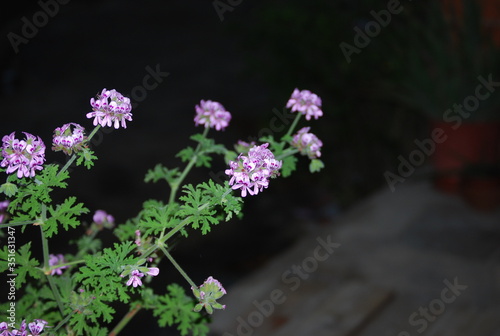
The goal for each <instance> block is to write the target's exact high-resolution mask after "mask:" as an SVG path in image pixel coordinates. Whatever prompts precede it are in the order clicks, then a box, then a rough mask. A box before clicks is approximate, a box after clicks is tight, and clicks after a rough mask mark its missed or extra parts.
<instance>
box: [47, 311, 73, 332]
mask: <svg viewBox="0 0 500 336" xmlns="http://www.w3.org/2000/svg"><path fill="white" fill-rule="evenodd" d="M75 313H76V310H73V311H72V312H71V313H69V314H68V315H67V316H66V317H65V318H64V319H63V320H62V321H61V322H59V323H58V324H57V325H56V326H55V327H54V329H52V330H51V332H52V333H53V332H56V331H57V330H58V329H59V328H61V327H62V326H63V325H65V324H66V322H68V321H69V319H70V318H71V316H73V315H74V314H75Z"/></svg>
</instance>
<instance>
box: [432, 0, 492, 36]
mask: <svg viewBox="0 0 500 336" xmlns="http://www.w3.org/2000/svg"><path fill="white" fill-rule="evenodd" d="M462 1H463V0H441V3H442V6H443V12H444V14H445V15H446V17H448V18H451V17H459V18H460V17H462V15H463V3H462ZM466 1H472V0H466ZM475 1H476V2H477V3H478V4H479V6H480V8H481V16H482V20H481V21H482V26H483V28H484V31H485V32H486V33H487V34H490V36H491V38H492V40H493V42H494V43H495V45H497V46H500V1H498V0H475Z"/></svg>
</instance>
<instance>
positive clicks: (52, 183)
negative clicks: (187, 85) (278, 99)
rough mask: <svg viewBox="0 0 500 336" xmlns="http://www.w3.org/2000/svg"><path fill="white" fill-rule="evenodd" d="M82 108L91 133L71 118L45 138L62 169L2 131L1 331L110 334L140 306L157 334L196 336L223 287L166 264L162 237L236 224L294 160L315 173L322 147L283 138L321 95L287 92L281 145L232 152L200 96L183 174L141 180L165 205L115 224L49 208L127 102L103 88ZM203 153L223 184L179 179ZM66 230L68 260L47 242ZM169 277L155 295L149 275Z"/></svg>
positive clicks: (34, 143)
mask: <svg viewBox="0 0 500 336" xmlns="http://www.w3.org/2000/svg"><path fill="white" fill-rule="evenodd" d="M90 104H91V106H92V112H89V113H87V114H86V116H87V118H93V125H94V126H95V127H94V129H93V130H92V131H91V132H90V133H89V134H88V135H86V131H85V129H84V127H83V126H81V125H79V124H77V123H74V122H71V123H68V124H65V125H63V126H61V127H57V128H56V129H55V130H54V135H53V139H52V146H51V149H52V150H53V151H61V152H62V153H61V155H66V156H67V158H66V160H67V161H66V164H65V165H64V166H61V165H59V164H48V163H47V162H46V160H45V151H46V150H47V147H46V145H45V143H44V141H43V140H42V139H41V138H40V137H38V136H35V135H32V134H29V133H26V132H23V135H22V136H21V137H20V138H18V135H19V134H16V132H12V133H10V134H8V135H5V136H3V138H2V147H1V153H0V172H2V173H5V174H6V180H5V183H3V184H1V186H0V194H3V196H4V200H2V201H1V202H0V227H1V228H2V229H3V230H1V231H0V234H1V236H0V241H1V245H2V248H1V250H0V260H1V262H0V271H1V272H3V274H4V275H5V276H6V278H7V280H6V284H7V286H6V287H7V295H6V299H7V300H6V301H5V302H4V303H2V304H1V306H0V311H1V313H0V317H1V316H3V318H1V319H0V335H117V334H119V333H120V331H121V330H123V329H124V328H125V327H126V325H127V324H128V323H129V322H130V321H131V320H132V319H133V317H134V316H135V315H136V314H137V312H139V311H141V310H147V311H150V313H151V314H152V315H153V316H154V317H156V318H157V321H158V325H159V326H160V327H165V326H175V327H176V328H177V329H178V331H179V333H180V334H181V335H188V334H191V335H206V334H207V333H208V325H209V317H210V314H212V313H213V312H214V309H225V308H226V307H225V305H223V304H222V303H220V302H218V300H223V296H224V294H226V290H225V289H224V287H223V286H222V284H221V283H220V282H219V281H218V280H216V279H215V278H214V277H213V276H212V275H207V279H206V281H205V282H203V283H202V284H196V283H194V282H193V281H192V280H191V278H190V277H189V275H188V274H187V273H186V272H185V271H184V270H183V269H182V266H181V265H179V264H178V263H177V262H176V260H175V259H174V256H173V255H172V253H171V249H170V247H171V245H172V239H173V238H174V237H176V238H184V239H185V238H187V237H188V235H189V232H190V231H191V230H201V232H202V233H203V234H207V233H208V232H210V230H211V229H212V227H213V226H214V225H216V224H218V223H220V222H221V221H222V222H224V221H229V220H230V219H231V218H233V217H235V216H236V217H240V216H241V214H242V213H241V208H242V203H243V199H244V198H245V197H249V196H255V195H258V194H259V193H260V192H262V191H263V190H264V189H266V188H268V187H269V183H270V180H271V179H273V178H276V177H278V176H280V175H281V176H284V177H286V176H288V175H290V174H291V172H292V171H294V170H295V163H296V160H297V159H296V158H295V156H296V155H303V156H307V157H308V158H309V159H310V160H311V163H310V171H311V172H314V171H318V170H320V169H321V168H322V167H323V164H322V162H321V161H320V160H319V157H320V156H321V146H322V143H321V141H320V140H319V139H318V138H317V137H316V136H315V135H314V134H312V133H310V132H309V130H310V127H304V128H302V129H300V130H298V131H297V132H296V133H295V134H294V131H295V128H296V127H297V125H298V123H299V119H300V118H301V116H302V115H305V118H306V119H307V120H308V121H309V120H310V119H311V118H314V119H318V117H320V116H322V114H323V112H322V111H321V99H320V98H319V97H318V96H317V95H315V94H314V93H311V92H310V91H307V90H303V91H299V90H298V89H295V91H294V92H293V94H292V96H291V98H290V100H289V101H288V103H287V108H291V111H292V112H298V113H297V116H296V119H295V120H294V122H293V123H292V124H291V126H290V129H289V130H288V132H287V133H286V134H284V135H283V136H282V137H281V138H280V139H274V137H273V136H267V137H265V138H262V139H260V141H261V142H262V143H261V144H255V143H251V144H248V143H245V142H242V141H238V143H237V144H236V145H235V146H234V148H235V149H237V151H235V150H233V149H228V148H226V147H225V146H224V145H221V144H217V143H215V141H214V140H213V139H211V138H209V137H208V136H207V135H208V132H209V130H210V129H215V130H216V131H222V130H224V129H225V128H226V127H228V126H229V122H230V120H231V114H230V113H229V112H228V111H226V110H225V108H224V107H223V105H221V104H220V103H218V102H215V101H210V100H208V101H204V100H202V101H201V102H200V104H199V105H197V106H196V107H195V112H196V114H195V118H194V122H195V126H202V127H203V132H202V133H200V134H195V135H193V136H191V138H190V139H191V140H192V141H194V143H195V145H194V146H189V147H187V148H185V149H182V150H181V151H180V152H179V153H178V154H177V156H178V157H179V158H180V159H181V160H182V161H183V162H184V164H185V166H184V167H183V168H167V167H165V166H163V165H161V164H158V165H157V166H156V167H154V168H153V169H151V170H149V171H148V172H147V174H146V176H145V182H158V181H162V180H164V181H165V182H166V183H167V184H168V186H169V190H170V194H169V197H168V199H164V200H156V199H150V200H147V201H145V202H144V203H143V207H142V209H141V211H140V212H139V213H138V214H137V216H136V217H134V218H131V219H129V220H127V221H126V222H125V223H122V224H119V225H117V224H115V219H114V217H113V216H112V215H110V214H108V213H106V212H105V211H104V210H100V209H88V208H87V207H86V206H85V205H84V204H82V203H81V202H79V201H78V200H77V198H76V197H74V196H70V197H67V198H66V199H64V200H62V201H61V202H59V203H57V204H56V203H55V201H54V200H53V195H52V193H53V191H54V190H56V189H59V188H67V187H68V178H69V176H70V172H69V169H68V168H69V167H72V166H73V167H75V166H82V165H83V166H85V167H86V168H87V169H91V168H92V167H93V165H94V161H95V160H96V159H97V157H96V153H95V152H94V151H93V149H92V148H91V147H90V145H91V141H90V140H91V139H92V137H93V136H94V135H95V134H96V132H98V130H99V129H100V128H101V127H114V128H115V129H118V128H126V127H127V122H131V121H132V113H131V110H132V107H131V103H130V100H129V99H128V98H126V97H124V96H123V95H121V94H120V93H119V92H117V91H116V90H106V89H104V90H103V91H102V92H101V93H100V94H99V95H97V97H96V98H92V99H91V100H90ZM214 155H220V156H222V159H223V160H225V162H226V164H227V165H228V169H227V170H225V174H226V175H227V180H226V181H225V182H223V183H222V184H221V183H215V182H214V181H213V180H210V179H209V180H207V181H206V182H203V183H200V184H198V185H192V184H186V183H185V182H184V181H185V178H186V176H187V175H188V173H189V172H190V171H191V169H192V168H193V167H210V166H211V160H212V157H213V156H214ZM89 223H90V224H89ZM27 226H32V227H33V228H34V229H35V230H37V231H39V237H40V242H39V243H38V242H35V243H33V244H32V241H29V242H28V243H27V244H24V245H22V246H19V243H18V240H20V239H19V237H20V235H22V234H23V233H24V231H25V228H26V227H27ZM69 230H77V232H78V233H79V234H80V236H79V237H80V238H78V239H77V240H76V241H74V242H73V243H74V244H75V245H76V251H78V252H77V253H75V254H62V251H59V250H58V244H57V242H58V241H59V242H61V241H63V240H64V239H66V240H67V238H66V237H65V235H66V234H67V231H69ZM103 230H112V232H113V234H114V237H115V242H114V243H113V244H112V245H111V246H106V247H105V246H103V242H102V240H101V239H100V238H99V237H100V235H101V232H102V231H103ZM177 241H180V243H182V239H177ZM39 246H41V247H39ZM174 269H176V270H177V271H178V272H179V273H180V274H181V275H182V277H183V278H184V279H185V280H186V283H184V284H183V285H180V284H176V283H169V284H167V285H166V286H163V289H162V290H160V292H161V293H157V292H155V290H153V288H157V287H159V286H158V284H154V277H155V276H157V275H158V274H159V272H160V270H162V271H166V272H171V271H172V270H174ZM153 284H154V286H153ZM119 305H125V306H126V307H128V312H127V313H126V314H124V315H123V316H116V315H117V312H116V307H117V306H119ZM126 309H127V308H126ZM227 309H231V307H227Z"/></svg>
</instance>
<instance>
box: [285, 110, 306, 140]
mask: <svg viewBox="0 0 500 336" xmlns="http://www.w3.org/2000/svg"><path fill="white" fill-rule="evenodd" d="M300 117H302V113H300V112H297V116H296V117H295V119H294V120H293V123H292V125H290V128H289V129H288V132H286V134H285V135H284V136H283V138H286V137H289V136H291V135H292V133H293V131H294V129H295V127H297V124H298V123H299V120H300Z"/></svg>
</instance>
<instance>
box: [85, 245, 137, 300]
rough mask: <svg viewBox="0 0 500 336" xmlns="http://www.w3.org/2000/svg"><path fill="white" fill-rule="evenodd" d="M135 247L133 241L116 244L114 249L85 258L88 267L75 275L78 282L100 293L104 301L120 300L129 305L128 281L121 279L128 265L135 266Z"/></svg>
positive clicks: (107, 249) (106, 249)
mask: <svg viewBox="0 0 500 336" xmlns="http://www.w3.org/2000/svg"><path fill="white" fill-rule="evenodd" d="M134 249H135V245H133V244H132V242H131V241H127V242H123V243H121V244H118V243H115V244H114V248H105V249H104V250H103V251H102V253H98V254H95V255H88V256H85V262H86V265H85V266H83V267H80V272H79V273H77V274H76V275H75V279H76V281H79V282H81V283H82V284H83V285H84V286H88V287H89V288H90V291H91V292H93V293H98V295H99V297H101V298H102V299H103V300H104V301H113V300H117V299H118V300H120V301H121V302H124V303H127V302H128V301H129V299H130V295H129V294H128V293H127V291H128V290H129V289H128V288H127V286H126V279H124V278H122V277H120V274H121V273H122V271H123V269H124V268H125V267H126V266H128V265H135V263H136V260H137V257H135V256H134V255H133V251H134Z"/></svg>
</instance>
